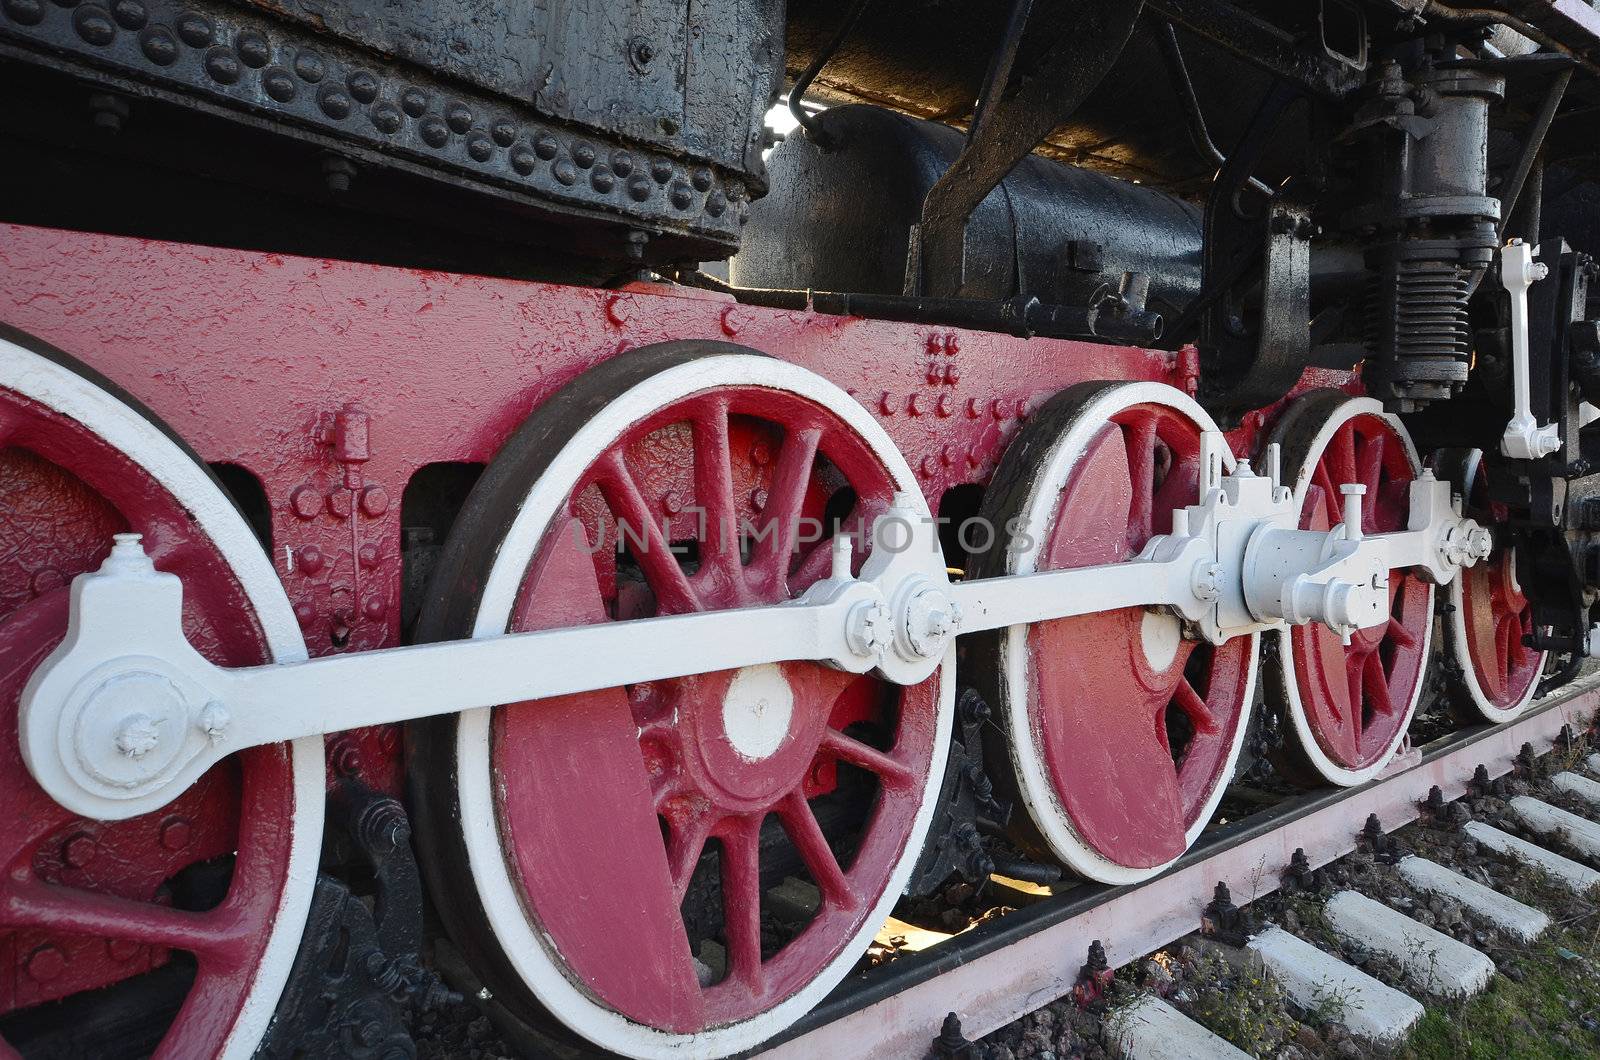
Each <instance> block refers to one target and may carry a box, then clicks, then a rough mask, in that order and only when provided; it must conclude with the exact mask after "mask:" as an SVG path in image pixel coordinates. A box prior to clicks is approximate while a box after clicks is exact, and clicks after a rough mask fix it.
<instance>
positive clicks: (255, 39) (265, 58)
mask: <svg viewBox="0 0 1600 1060" xmlns="http://www.w3.org/2000/svg"><path fill="white" fill-rule="evenodd" d="M233 46H234V47H235V48H236V49H238V52H239V58H240V59H243V60H244V64H245V65H246V66H248V67H251V68H252V69H256V70H259V69H261V68H262V67H263V66H265V65H267V63H269V62H271V61H272V45H271V44H269V43H268V42H267V38H266V37H264V36H262V35H261V34H259V33H257V32H256V31H255V30H253V29H246V30H240V31H239V35H238V36H237V37H235V38H234V39H233Z"/></svg>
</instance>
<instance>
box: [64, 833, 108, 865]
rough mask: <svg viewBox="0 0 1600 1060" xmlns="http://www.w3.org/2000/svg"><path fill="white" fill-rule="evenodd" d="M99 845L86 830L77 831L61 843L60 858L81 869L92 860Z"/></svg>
mask: <svg viewBox="0 0 1600 1060" xmlns="http://www.w3.org/2000/svg"><path fill="white" fill-rule="evenodd" d="M98 852H99V846H98V844H96V843H95V841H94V837H93V836H91V835H90V834H89V833H87V832H79V833H77V834H76V835H73V836H71V837H69V838H68V839H67V841H66V842H65V843H63V844H61V860H62V861H65V862H66V863H67V864H68V865H71V866H72V867H73V868H75V869H81V868H83V867H84V866H85V865H87V864H89V862H91V861H93V860H94V856H95V854H96V853H98Z"/></svg>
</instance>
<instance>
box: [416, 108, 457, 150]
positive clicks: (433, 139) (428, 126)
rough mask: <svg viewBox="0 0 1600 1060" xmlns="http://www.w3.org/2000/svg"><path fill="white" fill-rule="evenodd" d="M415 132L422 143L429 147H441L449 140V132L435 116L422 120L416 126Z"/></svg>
mask: <svg viewBox="0 0 1600 1060" xmlns="http://www.w3.org/2000/svg"><path fill="white" fill-rule="evenodd" d="M417 132H418V134H420V135H421V136H422V142H423V143H425V144H427V145H428V146H429V147H443V146H444V145H445V144H446V143H447V142H449V140H450V130H449V129H448V128H446V127H445V124H444V121H443V120H442V119H441V118H439V117H438V116H436V115H430V116H429V117H426V118H423V119H422V123H421V124H420V125H418V126H417Z"/></svg>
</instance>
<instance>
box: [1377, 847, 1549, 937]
mask: <svg viewBox="0 0 1600 1060" xmlns="http://www.w3.org/2000/svg"><path fill="white" fill-rule="evenodd" d="M1397 868H1398V869H1399V872H1400V876H1401V878H1402V879H1404V880H1405V881H1406V882H1407V883H1409V884H1410V885H1411V886H1413V887H1415V888H1416V889H1417V890H1419V891H1426V892H1428V893H1429V894H1437V895H1439V896H1441V897H1444V898H1449V899H1451V900H1452V901H1456V902H1460V903H1461V904H1462V906H1463V907H1465V908H1466V909H1467V910H1469V911H1470V912H1472V913H1473V914H1475V915H1476V916H1478V917H1479V918H1480V919H1483V920H1486V921H1488V922H1489V923H1491V924H1493V925H1494V926H1495V927H1496V928H1498V929H1500V930H1501V931H1503V932H1505V933H1506V934H1508V935H1510V936H1512V937H1513V938H1516V939H1520V940H1521V941H1523V942H1532V941H1533V940H1534V939H1536V938H1538V937H1539V936H1540V935H1541V934H1543V932H1544V929H1545V928H1547V927H1549V926H1550V917H1549V916H1548V915H1547V914H1546V913H1545V912H1544V910H1542V909H1535V908H1533V907H1532V906H1528V905H1523V904H1522V903H1521V902H1519V901H1517V900H1516V899H1515V898H1512V897H1510V896H1508V895H1504V894H1501V893H1500V892H1499V891H1497V890H1495V889H1494V888H1492V887H1485V886H1484V885H1483V884H1481V883H1479V882H1478V881H1477V880H1473V879H1468V878H1467V877H1466V876H1463V875H1461V873H1459V872H1456V871H1455V870H1454V869H1448V868H1445V867H1444V866H1443V865H1440V864H1439V863H1438V862H1436V861H1429V860H1428V859H1427V858H1419V857H1417V856H1416V855H1414V854H1412V855H1408V856H1406V857H1404V858H1402V859H1401V860H1400V864H1399V865H1398V866H1397Z"/></svg>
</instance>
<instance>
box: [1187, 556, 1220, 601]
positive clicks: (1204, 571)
mask: <svg viewBox="0 0 1600 1060" xmlns="http://www.w3.org/2000/svg"><path fill="white" fill-rule="evenodd" d="M1189 587H1190V589H1191V590H1192V591H1193V592H1194V595H1195V596H1196V597H1197V598H1199V599H1201V600H1204V601H1205V602H1206V603H1210V602H1211V601H1213V600H1215V599H1216V598H1217V597H1219V596H1221V595H1222V564H1220V563H1208V562H1206V561H1205V560H1201V561H1200V562H1199V563H1196V564H1195V567H1194V574H1193V576H1192V577H1191V578H1190V579H1189Z"/></svg>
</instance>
